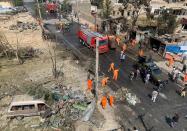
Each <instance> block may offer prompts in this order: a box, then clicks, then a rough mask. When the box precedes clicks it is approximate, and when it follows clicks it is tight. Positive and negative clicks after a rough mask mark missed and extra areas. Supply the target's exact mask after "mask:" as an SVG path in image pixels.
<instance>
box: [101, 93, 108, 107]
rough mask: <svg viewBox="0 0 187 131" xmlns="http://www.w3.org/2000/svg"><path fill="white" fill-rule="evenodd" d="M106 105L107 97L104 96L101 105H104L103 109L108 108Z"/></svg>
mask: <svg viewBox="0 0 187 131" xmlns="http://www.w3.org/2000/svg"><path fill="white" fill-rule="evenodd" d="M106 104H107V97H106V96H103V97H102V99H101V105H102V108H103V109H105V108H106Z"/></svg>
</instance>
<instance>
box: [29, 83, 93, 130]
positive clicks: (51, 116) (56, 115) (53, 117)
mask: <svg viewBox="0 0 187 131" xmlns="http://www.w3.org/2000/svg"><path fill="white" fill-rule="evenodd" d="M51 92H52V94H51V96H52V99H53V100H54V101H55V102H54V103H55V104H53V105H52V110H50V111H46V112H45V113H44V114H42V115H41V117H42V118H43V121H42V123H40V125H34V126H32V127H33V128H36V127H48V128H60V129H72V128H73V126H72V124H73V123H75V122H76V121H77V120H83V121H87V120H89V118H90V116H91V113H93V111H92V110H93V109H94V108H93V102H92V101H91V100H89V99H88V98H86V96H85V95H84V94H83V92H82V91H81V90H75V91H73V90H72V88H71V87H65V86H61V85H58V86H55V87H54V88H52V91H51Z"/></svg>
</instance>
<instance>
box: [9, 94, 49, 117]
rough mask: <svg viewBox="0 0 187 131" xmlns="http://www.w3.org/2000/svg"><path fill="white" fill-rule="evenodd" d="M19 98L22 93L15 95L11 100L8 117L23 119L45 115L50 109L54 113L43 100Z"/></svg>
mask: <svg viewBox="0 0 187 131" xmlns="http://www.w3.org/2000/svg"><path fill="white" fill-rule="evenodd" d="M19 98H21V96H20V95H18V96H15V98H14V99H13V101H12V102H11V104H10V106H9V108H8V112H7V118H16V119H18V120H21V119H23V118H24V117H29V116H40V115H43V114H45V113H46V111H50V112H51V113H52V109H51V108H50V107H49V106H48V105H47V104H46V103H45V102H44V101H42V100H32V99H25V100H24V99H22V100H21V99H19Z"/></svg>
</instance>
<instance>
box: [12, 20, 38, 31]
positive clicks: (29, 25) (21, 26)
mask: <svg viewBox="0 0 187 131" xmlns="http://www.w3.org/2000/svg"><path fill="white" fill-rule="evenodd" d="M9 29H10V30H19V31H20V32H22V31H24V30H37V29H38V24H37V23H33V22H26V23H24V22H22V21H17V24H15V25H14V24H13V25H11V26H10V27H9Z"/></svg>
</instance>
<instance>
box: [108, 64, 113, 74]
mask: <svg viewBox="0 0 187 131" xmlns="http://www.w3.org/2000/svg"><path fill="white" fill-rule="evenodd" d="M111 70H112V71H114V62H112V63H111V64H110V67H109V70H108V72H110V71H111Z"/></svg>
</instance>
